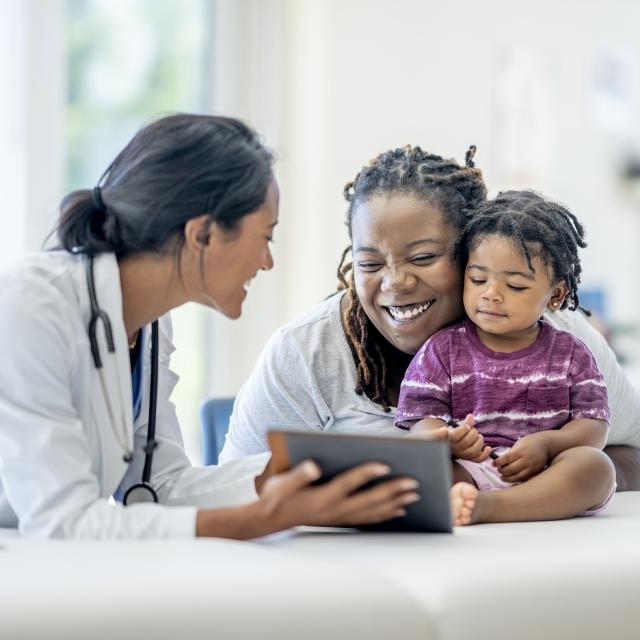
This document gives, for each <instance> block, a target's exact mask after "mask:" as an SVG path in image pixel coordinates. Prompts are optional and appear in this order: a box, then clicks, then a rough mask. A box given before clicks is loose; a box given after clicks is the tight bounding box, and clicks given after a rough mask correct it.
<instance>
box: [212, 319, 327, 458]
mask: <svg viewBox="0 0 640 640" xmlns="http://www.w3.org/2000/svg"><path fill="white" fill-rule="evenodd" d="M300 347H301V345H299V344H298V341H297V340H295V339H294V336H292V335H291V334H290V333H288V332H286V331H285V330H283V329H281V330H279V331H278V332H277V333H276V334H275V335H274V336H273V337H272V338H271V339H270V340H269V342H268V343H267V345H266V347H265V348H264V350H263V352H262V354H261V356H260V358H259V360H258V362H257V363H256V366H255V368H254V370H253V372H252V373H251V376H250V378H249V380H248V381H247V382H246V384H245V385H244V386H243V387H242V389H241V390H240V392H239V394H238V397H237V398H236V402H235V404H234V408H233V414H232V416H231V421H230V426H229V433H228V434H227V438H226V441H225V445H224V449H223V450H222V452H221V454H220V462H221V463H224V462H227V461H229V460H232V459H234V458H238V457H240V456H246V455H249V454H253V453H259V452H262V451H266V450H268V448H269V447H268V444H267V432H268V431H269V430H270V429H288V430H296V431H319V430H322V428H323V427H324V425H325V424H326V422H327V421H328V419H329V417H330V414H329V408H328V407H327V405H326V402H325V401H324V398H323V397H322V393H321V392H320V389H318V385H317V382H316V379H315V376H313V375H310V371H309V361H308V354H307V353H304V352H303V351H302V350H301V348H300Z"/></svg>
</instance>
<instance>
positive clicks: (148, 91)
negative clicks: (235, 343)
mask: <svg viewBox="0 0 640 640" xmlns="http://www.w3.org/2000/svg"><path fill="white" fill-rule="evenodd" d="M65 13H66V15H65V18H66V34H65V36H66V61H67V63H66V66H67V74H68V83H67V87H68V90H67V103H66V132H65V136H66V152H67V164H66V187H67V190H73V189H78V188H90V187H92V186H93V185H95V184H97V182H98V180H99V178H100V176H101V174H102V172H103V171H104V169H105V168H106V167H107V166H108V164H109V162H111V160H112V159H113V158H114V157H115V155H116V154H117V152H118V151H119V150H120V149H121V148H122V147H123V146H124V145H125V144H126V143H127V141H128V140H129V138H130V137H131V136H132V135H133V134H134V133H135V131H136V130H137V129H138V128H140V126H142V125H143V124H145V123H147V122H148V121H149V120H151V119H153V118H155V117H158V116H160V115H163V114H165V113H169V112H174V111H192V112H204V111H207V108H208V106H209V105H210V103H211V96H210V95H209V87H210V86H211V82H210V61H211V50H210V43H211V41H212V29H213V15H212V3H211V2H209V1H208V0H186V1H185V0H162V2H155V1H153V0H129V1H128V2H114V1H113V0H66V4H65ZM172 318H173V324H174V342H175V343H176V346H177V351H176V353H175V354H174V355H175V357H174V360H173V368H174V370H175V371H176V373H178V374H179V375H180V376H181V378H182V381H181V382H180V383H179V384H178V386H177V387H176V390H175V391H174V393H173V396H172V399H173V401H174V402H175V404H176V409H177V412H178V418H179V419H180V424H181V426H182V429H183V433H184V435H185V440H186V442H185V445H186V448H187V452H188V453H189V455H190V456H191V458H192V459H194V461H198V459H199V455H198V407H199V404H200V402H201V400H202V398H203V395H204V393H205V389H206V378H207V367H206V354H207V353H208V345H207V342H206V340H207V314H206V311H205V310H204V309H201V308H198V307H196V306H195V305H186V306H185V307H182V308H180V309H177V310H175V311H174V312H173V313H172Z"/></svg>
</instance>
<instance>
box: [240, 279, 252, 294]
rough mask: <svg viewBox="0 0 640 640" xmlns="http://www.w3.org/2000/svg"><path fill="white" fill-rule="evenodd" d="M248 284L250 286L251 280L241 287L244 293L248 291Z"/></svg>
mask: <svg viewBox="0 0 640 640" xmlns="http://www.w3.org/2000/svg"><path fill="white" fill-rule="evenodd" d="M250 284H251V280H247V281H246V282H245V283H244V284H243V285H242V288H243V289H244V290H245V291H248V290H249V285H250Z"/></svg>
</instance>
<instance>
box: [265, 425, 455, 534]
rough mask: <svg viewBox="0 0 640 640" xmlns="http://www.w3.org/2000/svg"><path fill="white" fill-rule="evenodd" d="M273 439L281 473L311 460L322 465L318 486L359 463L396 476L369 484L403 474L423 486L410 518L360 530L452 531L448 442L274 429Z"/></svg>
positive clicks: (271, 443)
mask: <svg viewBox="0 0 640 640" xmlns="http://www.w3.org/2000/svg"><path fill="white" fill-rule="evenodd" d="M268 439H269V446H270V447H271V451H272V454H273V458H272V464H273V470H274V471H275V472H276V473H279V472H282V471H286V470H288V469H290V468H291V467H292V466H294V465H296V464H298V463H299V462H302V461H303V460H307V459H310V460H313V461H315V462H316V463H317V464H318V466H319V467H320V469H321V471H322V476H321V478H320V480H319V481H318V482H319V483H322V482H327V481H328V480H330V479H332V478H333V477H335V476H336V475H338V474H340V473H342V472H344V471H347V470H348V469H351V468H353V467H355V466H357V465H360V464H364V463H367V462H381V463H383V464H386V465H387V466H389V467H390V468H391V473H390V474H389V475H387V476H385V477H383V478H381V479H379V480H374V481H372V482H371V483H369V484H368V485H367V486H372V485H374V484H376V483H378V482H384V481H385V480H389V479H392V478H397V477H399V476H408V477H411V478H414V479H415V480H416V481H417V482H418V483H419V487H418V489H417V491H418V493H419V494H420V500H419V501H418V502H415V503H413V504H409V505H407V507H406V511H407V515H406V516H403V517H400V518H395V519H393V520H388V521H387V522H384V523H381V524H376V525H366V526H362V527H359V528H362V529H366V530H375V531H432V532H444V533H449V532H451V530H452V528H451V512H450V504H449V488H450V487H451V456H450V451H449V445H448V443H447V442H446V441H444V440H421V439H415V438H406V437H401V436H399V437H397V438H394V437H377V436H363V435H342V434H333V433H307V432H291V431H271V432H269V434H268Z"/></svg>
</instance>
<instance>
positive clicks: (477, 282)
mask: <svg viewBox="0 0 640 640" xmlns="http://www.w3.org/2000/svg"><path fill="white" fill-rule="evenodd" d="M469 280H471V282H472V283H473V284H484V283H485V282H486V280H481V279H480V278H469Z"/></svg>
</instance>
